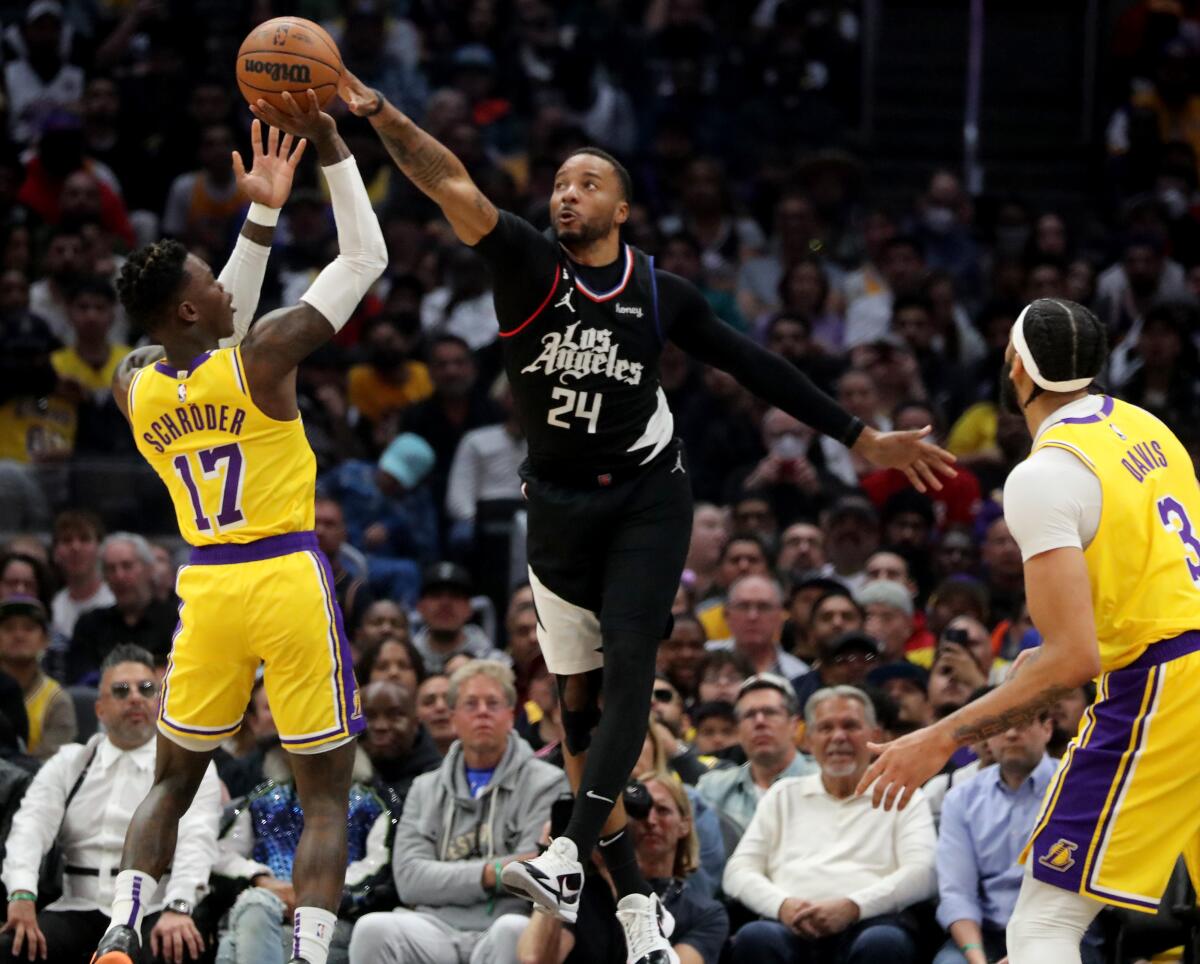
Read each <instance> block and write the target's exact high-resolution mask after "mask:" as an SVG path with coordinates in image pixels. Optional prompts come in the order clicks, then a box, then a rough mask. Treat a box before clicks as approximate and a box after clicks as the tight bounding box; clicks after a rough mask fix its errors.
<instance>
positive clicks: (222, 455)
mask: <svg viewBox="0 0 1200 964" xmlns="http://www.w3.org/2000/svg"><path fill="white" fill-rule="evenodd" d="M196 458H197V459H199V461H200V475H201V478H204V479H218V478H220V477H221V469H222V463H224V470H225V472H224V474H225V485H224V486H223V487H222V490H221V510H220V511H219V512H218V513H217V518H216V519H215V520H213V519H212V518H210V517H209V516H207V515H205V513H204V505H203V503H202V502H201V501H200V491H199V490H198V489H197V488H196V481H195V477H194V476H193V475H192V464H191V458H190V457H189V456H188V455H187V454H186V453H184V454H181V455H177V456H175V461H174V462H173V463H172V465H173V466H174V467H175V474H176V475H178V476H179V479H180V481H182V482H183V484H184V485H185V486H186V487H187V490H188V495H189V496H190V497H191V500H192V511H193V512H194V513H195V514H196V528H197V529H199V530H200V531H201V532H211V531H212V530H213V527H214V522H215V526H216V528H217V529H219V530H221V531H223V532H224V531H227V530H229V529H237V528H240V527H241V526H244V525H245V524H246V517H245V516H244V515H243V514H242V468H243V466H244V464H245V463H244V462H243V460H242V447H241V445H239V444H238V443H237V442H229V443H227V444H225V445H218V446H216V447H215V448H211V449H201V450H200V451H199V452H197V453H196Z"/></svg>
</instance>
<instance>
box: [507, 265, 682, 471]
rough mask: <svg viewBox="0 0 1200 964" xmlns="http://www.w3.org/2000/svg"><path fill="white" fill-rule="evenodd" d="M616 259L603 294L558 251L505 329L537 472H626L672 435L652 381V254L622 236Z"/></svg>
mask: <svg viewBox="0 0 1200 964" xmlns="http://www.w3.org/2000/svg"><path fill="white" fill-rule="evenodd" d="M622 258H623V259H624V271H623V272H622V275H621V280H620V282H619V283H618V284H617V286H616V287H615V288H613V289H612V290H610V291H606V292H601V291H593V290H590V289H589V288H588V287H587V285H586V284H585V283H584V282H583V281H582V279H581V278H579V277H578V275H577V274H576V271H575V268H574V266H573V265H572V263H571V262H570V260H569V259H568V258H567V257H566V255H565V254H562V253H561V252H560V253H559V266H558V274H557V276H556V277H555V279H554V284H553V287H552V288H551V289H550V292H549V294H547V295H546V298H545V300H544V301H543V302H542V306H541V307H540V308H539V309H538V311H537V312H535V313H534V314H533V315H532V316H531V317H530V318H529V319H528V320H527V321H526V322H525V323H524V324H522V325H520V326H519V327H518V328H516V329H514V330H513V331H511V332H502V333H501V334H502V338H501V341H502V343H503V346H504V366H505V370H506V371H507V372H508V379H509V382H510V383H511V385H512V391H513V397H514V399H515V400H516V405H517V411H518V413H519V416H520V419H521V424H522V425H523V426H524V428H525V434H526V437H527V439H528V442H529V464H530V467H531V468H532V469H533V471H534V473H535V474H545V475H547V476H550V477H553V476H566V475H569V476H585V475H588V474H596V475H603V474H604V473H606V472H612V471H617V472H624V471H628V470H629V469H631V468H634V467H636V466H638V465H645V464H648V463H649V462H651V461H652V460H653V459H654V457H655V456H656V455H658V454H659V453H660V452H661V451H662V450H663V449H664V448H665V447H666V446H667V444H668V443H669V442H670V441H671V438H672V435H673V433H674V422H673V419H672V417H671V410H670V409H669V408H668V407H667V399H666V396H665V395H664V394H663V391H662V388H660V387H659V381H658V358H659V354H660V353H661V351H662V345H663V337H662V334H661V332H660V330H659V318H658V290H657V286H656V284H655V279H654V259H653V258H650V257H648V256H647V255H645V254H643V253H642V252H641V251H638V250H637V249H635V248H633V247H631V246H630V245H628V244H623V245H622Z"/></svg>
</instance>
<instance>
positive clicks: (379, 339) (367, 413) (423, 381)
mask: <svg viewBox="0 0 1200 964" xmlns="http://www.w3.org/2000/svg"><path fill="white" fill-rule="evenodd" d="M419 331H420V322H419V321H418V320H417V319H416V318H415V317H413V318H410V317H407V316H405V317H399V318H393V317H390V316H384V317H381V318H378V319H376V320H375V321H374V322H372V323H371V326H370V327H369V328H368V329H367V330H366V331H365V332H364V333H363V350H364V352H365V354H366V359H367V360H366V361H365V362H362V363H361V364H358V365H354V366H352V367H351V368H350V374H349V376H348V377H349V381H348V388H347V391H348V399H349V402H350V404H351V405H353V406H354V407H355V408H356V409H358V411H359V412H360V413H361V414H362V416H363V417H364V418H365V419H367V420H368V421H370V422H373V423H378V422H381V421H382V420H383V419H384V418H385V417H386V416H388V415H389V414H391V413H393V412H397V411H399V410H401V409H404V408H407V407H408V406H410V405H414V404H416V403H417V402H420V401H424V400H425V399H427V398H428V397H429V396H430V395H431V394H432V393H433V382H431V381H430V380H429V369H428V368H426V367H425V363H424V362H419V361H413V360H411V359H410V358H409V355H410V354H411V353H412V350H413V346H414V344H415V343H416V338H417V334H418V332H419Z"/></svg>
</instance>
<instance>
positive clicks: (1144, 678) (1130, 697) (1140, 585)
mask: <svg viewBox="0 0 1200 964" xmlns="http://www.w3.org/2000/svg"><path fill="white" fill-rule="evenodd" d="M1048 446H1050V447H1056V448H1059V449H1063V450H1065V451H1068V452H1070V453H1072V454H1073V455H1074V456H1076V457H1077V458H1078V459H1080V460H1081V461H1082V462H1083V463H1084V464H1085V465H1086V466H1087V467H1088V468H1089V469H1091V471H1092V472H1093V473H1094V474H1095V475H1096V477H1097V479H1099V481H1100V487H1101V492H1102V505H1101V511H1100V520H1099V524H1098V527H1097V529H1096V534H1095V537H1094V538H1093V539H1092V541H1091V543H1090V544H1089V545H1088V546H1087V548H1086V549H1085V550H1084V558H1085V560H1086V562H1087V568H1088V577H1089V581H1090V583H1091V595H1092V607H1093V609H1094V612H1095V622H1096V635H1097V639H1098V641H1099V646H1100V665H1101V670H1102V672H1101V675H1100V678H1099V680H1098V687H1097V691H1098V696H1097V700H1096V703H1095V704H1094V705H1093V706H1091V707H1089V708H1088V710H1087V711H1086V713H1085V714H1084V717H1083V719H1082V721H1081V723H1080V728H1079V733H1078V734H1077V735H1076V736H1075V738H1074V739H1073V740H1072V741H1071V744H1070V746H1069V747H1068V749H1067V752H1066V755H1065V756H1064V757H1063V762H1062V765H1061V766H1060V768H1059V770H1058V773H1057V774H1056V776H1055V779H1054V781H1053V782H1052V783H1051V785H1050V788H1049V790H1048V791H1047V795H1046V800H1045V802H1044V803H1043V806H1042V812H1041V814H1040V816H1039V818H1038V820H1037V823H1036V824H1035V825H1034V831H1033V835H1032V837H1031V840H1030V842H1029V845H1028V846H1027V847H1026V850H1025V853H1024V854H1023V855H1022V860H1026V859H1027V860H1030V861H1032V866H1031V870H1032V873H1033V875H1034V877H1036V878H1037V879H1038V880H1041V881H1044V882H1045V883H1048V884H1052V885H1054V886H1057V887H1062V888H1064V889H1067V890H1072V891H1076V892H1078V893H1081V894H1085V895H1086V896H1088V897H1092V898H1095V899H1096V900H1099V901H1103V902H1104V903H1108V904H1115V905H1117V906H1120V907H1127V908H1131V909H1134V910H1143V911H1149V912H1151V913H1153V912H1154V911H1155V910H1156V909H1157V907H1158V902H1159V898H1160V897H1161V895H1162V892H1163V889H1164V888H1165V886H1166V884H1167V880H1168V878H1169V877H1170V875H1171V871H1172V869H1173V868H1174V866H1175V862H1176V860H1177V859H1178V858H1179V856H1180V854H1181V853H1185V852H1188V851H1194V849H1195V844H1196V841H1197V838H1198V835H1200V765H1198V763H1197V760H1198V759H1200V758H1198V757H1197V754H1196V749H1195V734H1196V732H1197V731H1198V730H1200V488H1198V487H1197V484H1196V477H1195V470H1194V468H1193V466H1192V460H1191V458H1190V456H1189V455H1188V453H1187V451H1186V449H1184V447H1183V445H1182V444H1181V443H1180V442H1179V440H1178V439H1177V438H1176V437H1175V435H1174V434H1173V433H1172V432H1171V430H1170V429H1169V428H1167V426H1166V425H1164V424H1163V423H1162V422H1161V421H1159V420H1158V419H1157V418H1155V417H1154V416H1153V415H1151V414H1149V413H1148V412H1146V411H1143V410H1142V409H1140V408H1137V407H1136V406H1134V405H1129V404H1126V403H1124V402H1121V401H1116V400H1114V399H1112V398H1105V399H1104V401H1103V404H1102V406H1101V408H1100V410H1099V411H1098V412H1097V413H1096V414H1094V415H1089V416H1086V417H1083V418H1067V419H1063V420H1062V421H1060V422H1058V423H1056V424H1054V425H1052V426H1050V427H1049V428H1048V429H1046V430H1045V431H1044V433H1043V434H1042V435H1041V436H1040V437H1039V438H1038V440H1037V443H1036V444H1035V445H1034V452H1037V451H1038V450H1040V449H1042V448H1044V447H1048ZM1074 602H1075V601H1074V600H1068V599H1064V600H1062V603H1063V605H1073V604H1074Z"/></svg>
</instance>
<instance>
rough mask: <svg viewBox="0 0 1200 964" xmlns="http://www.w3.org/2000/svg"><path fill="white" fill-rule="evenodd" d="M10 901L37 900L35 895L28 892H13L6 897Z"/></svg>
mask: <svg viewBox="0 0 1200 964" xmlns="http://www.w3.org/2000/svg"><path fill="white" fill-rule="evenodd" d="M8 899H9V900H10V901H14V900H37V894H34V893H32V892H31V891H28V890H14V891H13V892H12V893H11V894H9V895H8Z"/></svg>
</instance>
